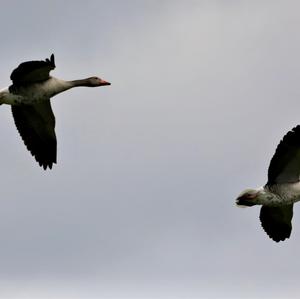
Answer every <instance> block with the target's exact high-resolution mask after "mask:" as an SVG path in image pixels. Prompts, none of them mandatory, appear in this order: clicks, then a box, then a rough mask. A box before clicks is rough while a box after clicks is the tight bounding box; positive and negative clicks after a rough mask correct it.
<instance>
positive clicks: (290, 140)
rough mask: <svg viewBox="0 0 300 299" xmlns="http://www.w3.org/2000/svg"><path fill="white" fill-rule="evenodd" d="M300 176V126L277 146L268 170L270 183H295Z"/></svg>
mask: <svg viewBox="0 0 300 299" xmlns="http://www.w3.org/2000/svg"><path fill="white" fill-rule="evenodd" d="M299 176H300V126H299V125H298V126H297V127H295V128H293V129H292V130H291V131H289V132H288V133H287V134H286V135H285V136H284V137H283V139H282V140H281V141H280V143H279V145H278V146H277V149H276V152H275V154H274V156H273V158H272V159H271V162H270V166H269V170H268V183H267V185H272V184H281V183H295V182H298V181H299Z"/></svg>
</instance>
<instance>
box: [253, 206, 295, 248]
mask: <svg viewBox="0 0 300 299" xmlns="http://www.w3.org/2000/svg"><path fill="white" fill-rule="evenodd" d="M292 218H293V204H291V205H288V206H281V207H268V206H262V207H261V210H260V215H259V219H260V221H261V225H262V227H263V229H264V230H265V232H266V233H267V234H268V236H269V237H270V238H271V239H273V240H274V241H276V242H279V241H284V240H285V239H286V238H289V237H290V235H291V231H292Z"/></svg>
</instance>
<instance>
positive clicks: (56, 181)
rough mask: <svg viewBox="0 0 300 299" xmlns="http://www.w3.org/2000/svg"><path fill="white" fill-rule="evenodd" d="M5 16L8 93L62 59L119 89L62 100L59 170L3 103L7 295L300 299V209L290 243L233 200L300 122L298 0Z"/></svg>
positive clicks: (258, 177)
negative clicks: (15, 76)
mask: <svg viewBox="0 0 300 299" xmlns="http://www.w3.org/2000/svg"><path fill="white" fill-rule="evenodd" d="M274 2H275V3H274ZM1 7H2V14H1V18H0V25H1V28H2V30H1V33H2V36H1V40H2V42H1V54H2V58H1V70H0V82H1V85H3V87H5V86H6V85H8V84H10V81H9V76H10V73H11V71H12V70H13V69H14V68H15V67H16V66H17V65H18V64H19V63H20V62H22V61H25V60H31V59H44V58H46V57H49V56H50V54H51V53H54V54H55V56H56V65H57V68H56V69H55V71H53V75H54V76H57V77H59V78H64V79H77V78H84V77H87V76H90V75H98V76H100V77H102V78H103V79H105V80H108V81H110V82H112V85H111V86H109V87H105V88H101V89H100V88H99V89H84V88H82V89H74V90H72V91H69V92H66V93H64V94H62V95H59V96H57V97H55V98H54V99H53V100H52V103H53V110H54V112H55V115H56V121H57V127H56V132H57V137H58V164H57V165H55V166H54V168H53V170H51V171H46V172H45V171H43V170H42V169H41V168H39V167H38V165H37V164H36V163H35V161H34V160H33V158H32V157H31V156H30V154H29V153H28V152H27V150H26V149H25V146H24V145H23V143H22V141H21V138H20V137H19V136H18V133H17V130H16V128H15V126H14V123H13V119H12V116H11V112H10V108H9V107H8V106H1V107H0V120H1V121H0V136H1V152H2V155H1V169H2V171H1V172H0V181H1V209H0V244H1V247H0V248H1V249H0V295H1V298H10V299H23V298H31V299H35V298H46V299H48V298H51V299H52V298H56V299H60V298H64V299H65V298H76V299H77V298H87V299H89V298H112V299H114V298H297V297H298V294H299V291H300V287H299V283H298V276H299V274H300V273H299V272H300V270H299V269H300V262H298V259H297V253H298V252H299V250H300V245H299V244H300V209H299V206H298V205H296V206H295V209H294V219H293V232H292V236H291V238H290V239H289V240H287V241H286V242H284V243H279V244H276V243H274V242H272V241H271V240H270V239H268V237H267V236H266V234H265V233H264V232H263V230H262V229H261V227H260V224H259V220H258V214H259V208H256V207H253V208H249V209H238V208H236V207H235V205H234V199H235V197H236V196H237V195H238V193H239V192H240V191H242V190H243V189H244V188H246V187H257V186H259V185H262V184H264V183H265V181H266V174H267V167H268V164H269V161H270V159H271V157H272V155H273V153H274V151H275V148H276V146H277V144H278V142H279V140H280V139H281V138H282V137H283V135H284V134H285V133H286V132H287V131H288V130H290V129H291V128H292V127H293V126H295V125H296V124H299V123H300V113H299V107H300V106H299V105H300V103H299V98H300V91H299V83H298V81H299V80H298V78H299V73H300V64H299V62H298V56H299V52H300V36H299V26H300V20H299V9H300V4H299V3H298V2H297V1H292V0H288V1H286V0H285V1H267V0H265V1H221V0H220V1H201V0H199V1H192V0H189V1H84V2H83V1H63V2H62V1H51V2H49V1H24V2H21V1H2V2H1Z"/></svg>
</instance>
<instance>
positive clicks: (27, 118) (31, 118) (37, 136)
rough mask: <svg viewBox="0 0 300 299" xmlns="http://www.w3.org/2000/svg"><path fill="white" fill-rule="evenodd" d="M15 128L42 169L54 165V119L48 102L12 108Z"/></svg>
mask: <svg viewBox="0 0 300 299" xmlns="http://www.w3.org/2000/svg"><path fill="white" fill-rule="evenodd" d="M11 109H12V114H13V117H14V120H15V124H16V127H17V129H18V131H19V133H20V135H21V137H22V139H23V141H24V143H25V145H26V147H27V149H28V150H29V151H30V152H31V154H32V155H33V156H34V157H35V159H36V161H37V162H38V163H39V164H40V166H42V167H43V168H44V169H46V168H47V167H49V168H50V169H51V168H52V164H53V163H56V136H55V131H54V128H55V117H54V114H53V112H52V109H51V105H50V100H47V101H45V102H41V103H39V104H35V105H24V106H12V107H11Z"/></svg>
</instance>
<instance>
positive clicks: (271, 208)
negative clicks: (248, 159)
mask: <svg viewBox="0 0 300 299" xmlns="http://www.w3.org/2000/svg"><path fill="white" fill-rule="evenodd" d="M299 200H300V125H298V126H296V127H295V128H293V129H292V130H291V131H289V132H288V133H287V134H286V135H285V136H284V137H283V139H282V140H281V141H280V143H279V145H278V146H277V149H276V151H275V154H274V156H273V158H272V159H271V162H270V166H269V170H268V182H267V184H266V185H265V186H263V187H260V188H258V189H247V190H245V191H243V192H242V193H241V194H240V195H239V197H238V198H237V199H236V204H237V205H238V206H246V207H251V206H253V205H262V207H261V210H260V216H259V218H260V221H261V225H262V227H263V229H264V230H265V232H266V233H267V234H268V235H269V237H270V238H271V239H273V240H274V241H276V242H279V241H284V240H285V239H286V238H289V237H290V235H291V231H292V218H293V204H294V203H295V202H297V201H299Z"/></svg>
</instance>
